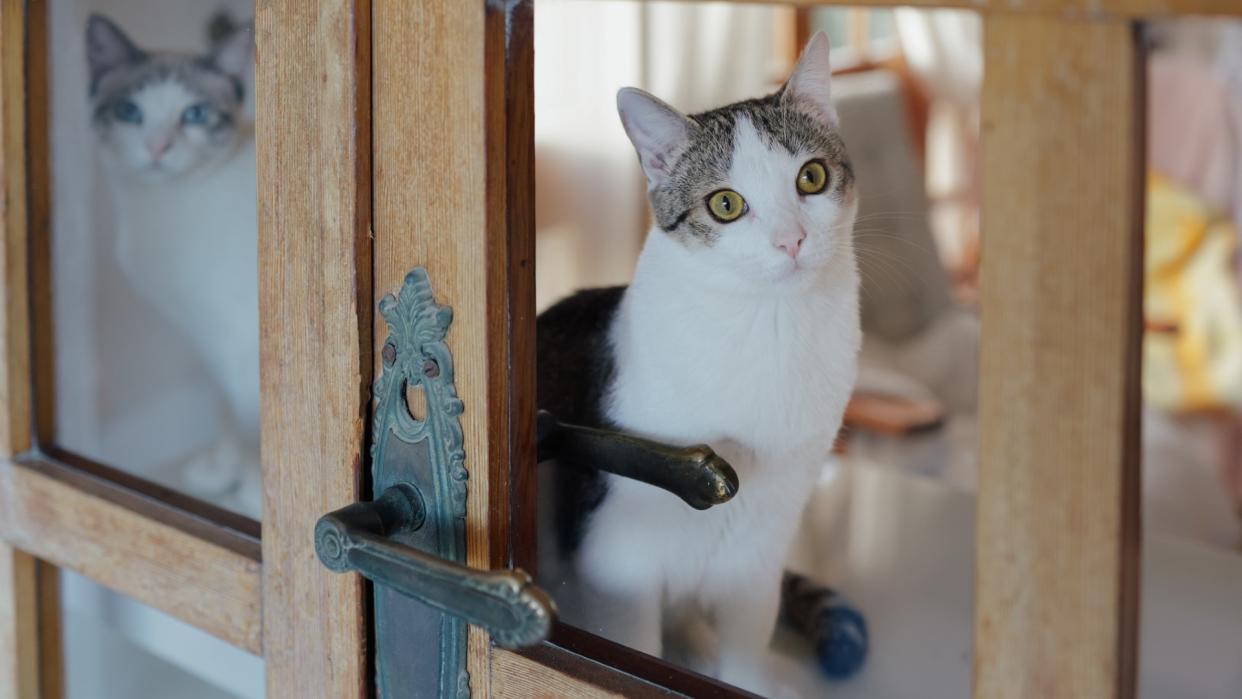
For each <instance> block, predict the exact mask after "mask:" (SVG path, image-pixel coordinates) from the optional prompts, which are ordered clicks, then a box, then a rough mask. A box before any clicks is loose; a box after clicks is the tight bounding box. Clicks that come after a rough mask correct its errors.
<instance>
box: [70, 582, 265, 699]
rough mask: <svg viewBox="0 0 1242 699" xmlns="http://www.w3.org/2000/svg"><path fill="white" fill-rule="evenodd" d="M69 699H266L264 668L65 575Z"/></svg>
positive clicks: (153, 612)
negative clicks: (154, 698)
mask: <svg viewBox="0 0 1242 699" xmlns="http://www.w3.org/2000/svg"><path fill="white" fill-rule="evenodd" d="M61 580H62V583H61V595H62V603H63V607H62V609H63V615H64V616H63V622H64V634H63V639H64V652H65V687H66V694H67V695H68V699H133V698H134V697H177V698H178V699H234V698H235V699H247V698H250V697H253V698H254V699H262V697H263V696H264V678H263V660H262V659H260V658H258V657H256V656H253V655H250V654H249V653H247V652H245V651H243V650H239V649H237V648H234V647H233V646H231V645H229V644H227V643H225V642H224V641H221V640H218V639H216V638H214V637H212V636H210V635H208V634H206V633H204V632H203V631H200V630H198V629H196V628H194V627H193V626H190V625H188V624H186V623H184V622H182V621H179V620H177V619H174V618H173V617H170V616H168V615H167V614H164V613H162V612H159V611H157V610H155V609H152V608H150V607H148V606H146V605H144V604H140V603H138V602H135V601H134V600H132V599H130V598H128V597H125V596H123V595H119V594H117V593H115V592H112V591H111V590H108V589H107V588H104V587H101V586H99V585H97V584H95V583H94V582H92V581H91V580H89V579H87V578H84V577H82V576H80V575H77V574H75V573H71V572H69V571H67V570H62V571H61Z"/></svg>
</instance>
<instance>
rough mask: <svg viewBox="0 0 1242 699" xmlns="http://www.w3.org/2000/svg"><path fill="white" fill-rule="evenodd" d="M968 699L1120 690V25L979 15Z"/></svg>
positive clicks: (1124, 163) (1126, 524) (1126, 350)
mask: <svg viewBox="0 0 1242 699" xmlns="http://www.w3.org/2000/svg"><path fill="white" fill-rule="evenodd" d="M984 57H985V64H986V66H987V70H986V71H985V74H984V75H985V77H984V86H983V100H982V123H983V127H982V132H983V133H982V137H983V141H982V143H983V172H984V174H985V179H984V182H985V185H984V188H983V251H982V266H981V303H982V307H981V320H982V326H981V340H980V367H979V368H980V388H979V392H980V396H979V420H980V422H979V434H980V448H979V500H978V516H977V527H978V530H977V560H976V614H975V666H974V673H975V675H974V676H975V687H974V692H975V696H976V697H980V698H982V697H987V698H988V699H992V698H994V697H1049V696H1056V697H1101V698H1104V697H1114V698H1117V699H1124V698H1128V697H1133V696H1134V693H1135V676H1136V663H1137V661H1136V646H1137V642H1136V638H1137V630H1138V586H1139V566H1138V562H1139V503H1140V490H1139V447H1140V445H1139V379H1140V370H1139V341H1140V333H1141V328H1142V323H1141V317H1140V315H1141V314H1140V307H1141V300H1142V257H1141V256H1142V201H1143V183H1144V178H1143V146H1144V141H1143V136H1144V128H1143V124H1144V119H1143V105H1144V100H1143V98H1142V95H1143V75H1144V74H1143V70H1142V66H1141V57H1140V55H1139V49H1138V42H1137V39H1136V36H1135V32H1134V28H1133V27H1132V26H1131V25H1130V24H1129V23H1128V22H1124V21H1112V20H1101V21H1075V20H1060V19H1056V18H1050V17H1029V16H1019V15H992V16H988V17H987V19H986V22H985V30H984Z"/></svg>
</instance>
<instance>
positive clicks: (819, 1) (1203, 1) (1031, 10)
mask: <svg viewBox="0 0 1242 699" xmlns="http://www.w3.org/2000/svg"><path fill="white" fill-rule="evenodd" d="M686 1H688V2H716V1H718V0H686ZM723 2H738V3H749V4H754V3H760V4H762V3H776V4H780V5H788V4H793V5H801V6H807V7H810V6H817V5H821V6H829V5H836V6H846V7H863V6H871V7H899V6H900V7H923V8H932V7H957V8H962V9H966V10H975V11H977V12H984V13H997V14H1010V15H1045V16H1051V17H1062V18H1067V19H1106V18H1127V17H1128V18H1152V19H1158V18H1163V17H1173V16H1176V15H1242V3H1239V2H1238V1H1237V0H792V1H791V0H723Z"/></svg>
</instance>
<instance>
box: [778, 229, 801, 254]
mask: <svg viewBox="0 0 1242 699" xmlns="http://www.w3.org/2000/svg"><path fill="white" fill-rule="evenodd" d="M804 240H806V233H803V232H801V231H799V232H798V235H797V236H788V237H785V238H778V239H777V240H776V247H777V249H778V250H781V251H783V252H784V253H785V254H786V255H789V259H791V260H796V259H798V253H799V252H801V251H802V241H804Z"/></svg>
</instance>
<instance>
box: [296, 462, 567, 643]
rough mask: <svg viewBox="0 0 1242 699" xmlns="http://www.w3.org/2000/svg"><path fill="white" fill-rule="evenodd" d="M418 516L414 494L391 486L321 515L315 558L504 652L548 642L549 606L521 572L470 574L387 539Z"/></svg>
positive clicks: (415, 523) (412, 526) (552, 611)
mask: <svg viewBox="0 0 1242 699" xmlns="http://www.w3.org/2000/svg"><path fill="white" fill-rule="evenodd" d="M425 512H426V510H425V508H424V506H423V502H422V497H421V496H420V495H419V492H418V489H417V488H415V487H414V486H412V485H408V484H399V485H396V486H393V487H391V488H389V489H388V490H386V491H384V493H383V494H382V495H381V496H380V497H379V498H378V499H376V500H375V501H373V502H359V503H354V504H353V505H349V506H348V507H343V508H341V509H339V510H337V511H335V512H329V513H328V514H326V515H324V516H323V517H320V518H319V522H318V523H317V524H316V525H315V553H316V554H318V555H319V560H320V561H322V562H323V564H324V565H325V566H327V567H328V568H329V569H330V570H333V571H335V572H338V573H343V572H347V571H358V572H359V573H361V574H362V575H363V576H365V577H366V578H368V579H370V580H371V581H372V582H374V583H376V584H379V585H385V586H388V587H391V588H392V589H394V590H396V591H398V592H400V593H401V594H403V595H406V596H407V597H410V598H411V599H415V600H418V601H419V602H422V603H423V604H426V605H428V606H430V607H433V608H435V609H438V610H440V611H442V612H444V613H446V614H452V615H454V616H458V617H460V618H462V619H464V620H465V621H466V622H468V623H470V624H473V625H475V626H478V627H480V628H482V629H484V630H486V631H487V632H488V633H490V634H491V637H492V641H493V642H494V643H496V645H498V646H502V647H504V648H524V647H526V646H532V645H535V644H537V643H540V642H541V641H543V640H544V639H546V638H547V637H548V633H549V631H550V630H551V628H552V620H553V619H555V617H556V605H555V604H554V603H553V602H552V599H551V598H550V597H548V595H547V593H545V592H544V591H543V590H541V589H539V588H538V587H536V586H535V585H534V584H533V583H532V582H531V579H530V576H529V575H527V574H526V573H525V572H523V571H521V570H490V571H488V570H476V569H474V568H468V567H466V566H463V565H460V564H457V563H453V562H451V561H446V560H444V559H441V558H438V557H436V556H433V555H430V554H428V553H425V552H423V551H420V550H418V549H416V548H414V547H412V546H406V545H404V544H400V543H397V542H395V541H392V540H390V539H389V538H388V537H391V536H393V535H394V534H398V533H402V532H410V531H414V530H417V529H418V528H419V527H420V526H422V523H423V519H424V517H425Z"/></svg>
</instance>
